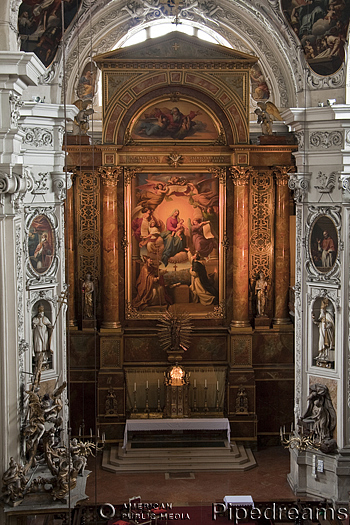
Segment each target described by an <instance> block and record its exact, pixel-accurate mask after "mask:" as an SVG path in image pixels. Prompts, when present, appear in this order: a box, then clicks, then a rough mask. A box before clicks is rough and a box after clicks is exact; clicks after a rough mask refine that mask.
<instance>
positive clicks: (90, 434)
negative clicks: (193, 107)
mask: <svg viewBox="0 0 350 525" xmlns="http://www.w3.org/2000/svg"><path fill="white" fill-rule="evenodd" d="M90 437H92V428H90Z"/></svg>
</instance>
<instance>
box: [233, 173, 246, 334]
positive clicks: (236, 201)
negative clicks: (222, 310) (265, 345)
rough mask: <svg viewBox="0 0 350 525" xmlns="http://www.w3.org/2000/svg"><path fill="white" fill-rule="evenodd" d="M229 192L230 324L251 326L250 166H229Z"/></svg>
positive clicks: (235, 326)
mask: <svg viewBox="0 0 350 525" xmlns="http://www.w3.org/2000/svg"><path fill="white" fill-rule="evenodd" d="M230 172H231V176H232V181H233V185H234V193H233V206H234V210H233V319H232V322H231V328H248V327H251V325H250V320H249V287H248V283H249V175H250V172H251V170H250V168H248V167H245V168H242V167H239V166H232V167H231V168H230Z"/></svg>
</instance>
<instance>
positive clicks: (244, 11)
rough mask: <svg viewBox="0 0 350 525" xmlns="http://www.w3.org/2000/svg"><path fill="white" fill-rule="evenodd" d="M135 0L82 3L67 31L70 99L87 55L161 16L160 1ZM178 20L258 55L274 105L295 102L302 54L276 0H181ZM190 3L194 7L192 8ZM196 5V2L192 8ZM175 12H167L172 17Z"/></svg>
mask: <svg viewBox="0 0 350 525" xmlns="http://www.w3.org/2000/svg"><path fill="white" fill-rule="evenodd" d="M153 4H154V5H155V6H156V7H150V6H151V4H150V3H149V2H148V0H144V1H142V0H141V1H135V2H133V3H132V4H128V9H127V10H126V9H123V7H125V5H126V4H125V2H123V1H119V0H114V1H113V0H109V1H108V0H96V1H95V2H93V3H92V5H91V6H90V7H89V6H85V5H84V3H83V5H82V11H81V13H80V16H79V18H78V19H77V21H76V22H75V24H74V25H73V27H72V28H71V30H70V32H69V34H68V36H67V50H66V77H67V95H68V99H70V96H73V97H74V95H72V94H73V91H74V82H75V80H76V78H77V77H78V75H79V70H80V71H81V70H82V68H83V66H84V64H85V63H86V61H87V60H89V58H90V57H91V56H92V57H93V56H94V55H97V54H99V53H104V52H106V51H109V50H111V49H112V48H113V47H114V46H115V44H116V42H117V41H119V40H120V39H121V38H122V37H123V36H124V35H125V34H126V33H127V32H128V31H129V30H130V29H132V28H134V27H135V26H139V27H142V26H144V25H145V24H147V23H150V22H152V21H157V19H159V18H160V17H161V18H162V19H164V16H162V15H160V14H159V12H160V9H159V7H160V6H161V2H160V1H156V2H153ZM184 4H185V5H186V6H188V7H187V8H182V9H180V11H179V19H180V21H181V18H182V19H186V20H191V21H192V22H193V23H195V24H196V25H202V26H205V27H209V28H212V29H213V30H215V31H216V32H217V33H219V34H220V35H221V36H223V37H224V38H225V39H226V40H227V41H228V42H230V44H231V45H232V47H233V48H234V49H237V50H238V51H242V52H244V53H248V54H252V55H255V56H257V57H259V64H260V67H261V70H262V71H263V73H264V76H265V78H266V81H267V84H268V86H269V88H270V92H271V95H272V98H273V101H274V102H275V104H276V105H277V106H279V107H292V106H295V105H296V104H297V92H298V91H299V90H300V89H301V88H302V82H301V81H302V78H303V69H302V66H301V63H302V61H303V55H302V54H301V53H300V47H299V45H298V41H297V39H296V37H295V35H294V34H293V31H292V30H291V29H290V28H289V26H288V24H287V23H286V22H285V20H284V19H283V17H282V15H281V13H280V11H279V8H278V5H276V4H277V2H273V1H269V2H268V7H267V5H266V2H265V5H262V2H259V1H255V0H250V1H249V2H244V1H241V0H236V1H235V2H232V1H230V0H223V1H221V2H220V5H216V4H215V3H214V2H207V3H205V4H204V3H203V4H202V3H200V2H190V1H188V2H184ZM191 6H192V8H191ZM193 6H194V7H193ZM173 18H174V17H173V16H172V17H170V19H173Z"/></svg>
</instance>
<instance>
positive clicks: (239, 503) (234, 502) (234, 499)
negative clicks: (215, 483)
mask: <svg viewBox="0 0 350 525" xmlns="http://www.w3.org/2000/svg"><path fill="white" fill-rule="evenodd" d="M224 503H225V505H226V506H229V505H231V506H235V507H254V501H253V498H252V497H251V496H225V497H224Z"/></svg>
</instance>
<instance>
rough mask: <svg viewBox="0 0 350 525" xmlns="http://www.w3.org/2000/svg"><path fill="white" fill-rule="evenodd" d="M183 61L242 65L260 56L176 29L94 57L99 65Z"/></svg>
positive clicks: (253, 61) (252, 62) (255, 60)
mask: <svg viewBox="0 0 350 525" xmlns="http://www.w3.org/2000/svg"><path fill="white" fill-rule="evenodd" d="M159 59H163V60H172V61H176V60H181V61H184V60H185V61H186V62H192V61H194V60H195V61H197V60H200V61H205V62H208V61H209V62H210V61H211V60H213V61H218V60H219V61H226V62H227V61H229V62H230V63H231V67H232V61H233V62H237V63H239V64H240V65H242V64H247V65H253V64H254V63H255V62H257V60H258V59H257V57H254V56H251V55H248V54H246V53H241V52H240V51H235V50H233V49H230V48H228V47H224V46H219V45H217V44H210V43H208V42H204V41H202V40H200V39H199V38H197V37H193V36H188V35H185V34H183V33H179V32H178V31H173V32H172V33H168V34H167V35H165V36H162V37H159V38H152V39H150V40H147V41H146V42H142V43H140V44H136V45H134V46H129V47H125V48H120V49H116V50H114V51H110V52H108V53H103V54H101V55H97V56H96V57H95V58H94V60H95V62H96V63H97V64H98V66H99V67H103V65H104V64H106V63H110V62H114V61H124V60H159Z"/></svg>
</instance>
